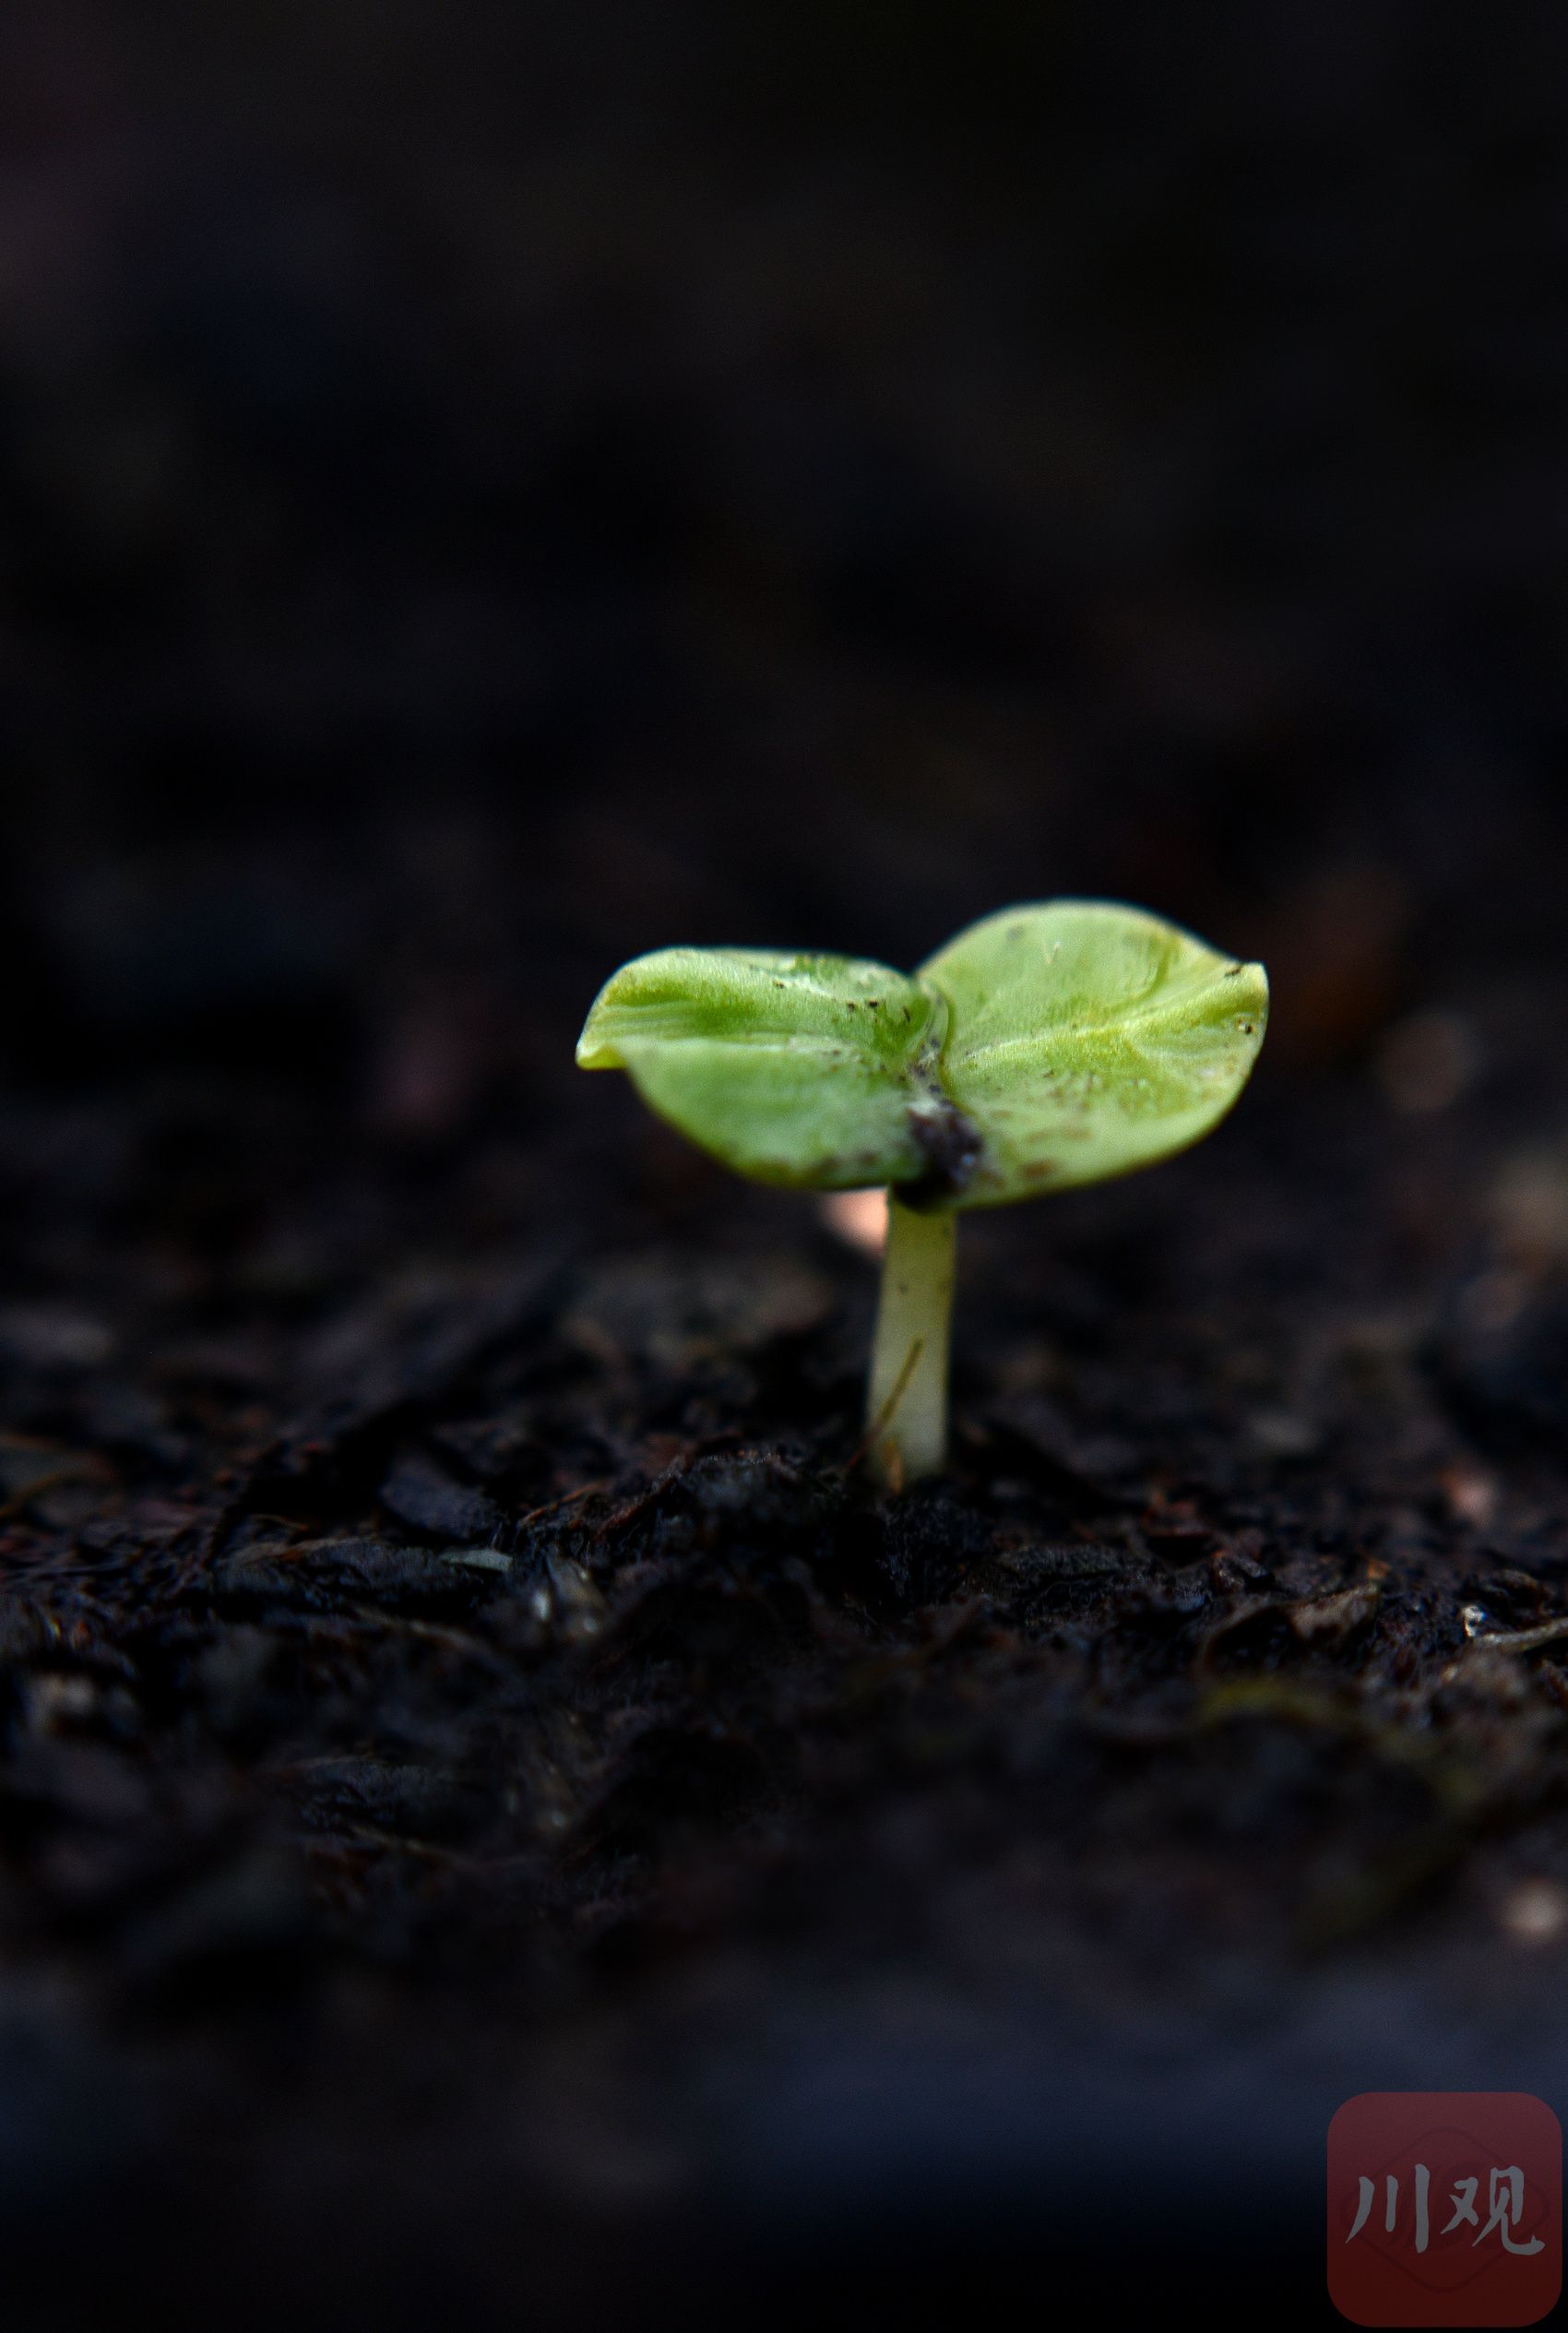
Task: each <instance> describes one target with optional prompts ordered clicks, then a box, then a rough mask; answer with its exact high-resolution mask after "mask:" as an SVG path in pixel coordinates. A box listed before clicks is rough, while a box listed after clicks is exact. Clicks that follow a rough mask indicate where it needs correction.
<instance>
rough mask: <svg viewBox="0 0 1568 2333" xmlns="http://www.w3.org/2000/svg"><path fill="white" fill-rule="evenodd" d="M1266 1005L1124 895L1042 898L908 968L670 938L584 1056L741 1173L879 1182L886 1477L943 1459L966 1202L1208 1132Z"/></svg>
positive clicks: (880, 1413)
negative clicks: (1119, 902) (1122, 900)
mask: <svg viewBox="0 0 1568 2333" xmlns="http://www.w3.org/2000/svg"><path fill="white" fill-rule="evenodd" d="M1267 1017H1268V980H1267V975H1266V974H1265V971H1264V969H1263V966H1262V965H1261V964H1239V963H1237V962H1236V961H1235V959H1234V958H1231V957H1228V956H1220V955H1217V954H1216V953H1215V951H1214V949H1212V948H1210V947H1206V946H1205V945H1204V944H1203V942H1202V941H1201V940H1197V939H1194V937H1193V936H1192V934H1190V933H1187V932H1183V931H1180V930H1179V929H1178V928H1177V927H1176V925H1175V924H1173V923H1166V922H1162V921H1161V919H1160V918H1159V917H1158V916H1155V915H1147V914H1146V913H1144V911H1142V910H1141V909H1138V908H1130V907H1119V906H1114V905H1112V904H1111V903H1109V902H1105V901H1099V900H1092V899H1053V900H1051V902H1049V903H1048V904H1047V905H1044V906H1039V907H1016V908H1009V909H1007V910H1006V911H1004V913H1002V914H1000V915H992V916H987V917H986V918H985V920H984V921H983V922H980V923H974V924H971V925H970V927H969V929H968V931H967V932H960V933H959V934H958V936H957V938H956V939H955V940H950V941H949V942H948V944H947V946H945V947H944V948H941V949H939V950H938V952H937V954H936V955H934V956H932V957H931V958H928V959H927V961H926V962H925V963H924V964H922V965H921V968H920V970H919V971H917V972H914V973H912V974H906V973H903V972H895V971H891V970H889V969H888V967H887V966H886V965H885V964H873V963H867V962H865V961H864V960H863V959H861V958H857V957H847V956H795V955H790V954H788V953H787V952H782V951H777V950H773V949H767V948H728V947H670V948H660V949H659V950H658V951H657V952H656V953H655V954H654V955H652V956H639V957H637V958H636V960H635V961H634V962H632V963H630V964H626V965H623V967H622V969H621V970H620V971H618V972H617V973H616V974H615V975H614V977H613V978H612V980H610V981H608V982H606V983H605V986H604V987H603V988H602V989H601V990H600V994H599V995H598V996H597V997H596V998H595V1000H594V1004H593V1008H592V1010H591V1011H590V1012H589V1014H588V1021H587V1023H586V1025H585V1027H584V1030H583V1033H582V1036H581V1038H580V1039H579V1040H578V1042H577V1061H578V1065H579V1066H581V1067H582V1068H584V1069H624V1071H625V1072H626V1074H627V1076H628V1077H630V1078H631V1080H632V1083H633V1084H634V1085H635V1086H636V1089H637V1091H638V1092H639V1093H640V1094H641V1096H642V1098H643V1100H644V1101H646V1102H647V1105H648V1107H649V1108H650V1109H651V1110H654V1111H656V1112H657V1113H659V1116H660V1117H661V1118H666V1119H668V1120H669V1122H670V1124H671V1125H673V1126H677V1127H679V1129H680V1131H681V1132H682V1133H683V1135H686V1136H688V1137H690V1139H691V1140H692V1141H693V1142H695V1143H696V1144H698V1145H699V1146H700V1147H701V1149H705V1150H707V1151H709V1152H711V1154H712V1155H713V1157H715V1158H716V1159H719V1160H722V1161H723V1162H724V1164H725V1165H726V1166H728V1167H732V1168H733V1169H734V1171H735V1172H736V1173H738V1174H744V1175H749V1176H750V1177H751V1178H752V1179H753V1180H754V1181H755V1182H758V1183H772V1184H781V1185H784V1186H786V1187H788V1188H790V1189H795V1190H809V1191H843V1190H853V1189H857V1188H863V1187H866V1186H868V1185H874V1184H885V1186H886V1188H887V1199H888V1206H887V1246H886V1250H885V1257H884V1262H883V1273H882V1294H881V1301H880V1303H879V1306H878V1310H877V1324H876V1340H875V1345H874V1349H873V1356H872V1366H871V1384H870V1392H869V1396H868V1402H867V1423H866V1430H867V1437H868V1440H867V1447H868V1451H869V1456H870V1461H871V1465H872V1468H873V1472H874V1473H875V1475H876V1476H877V1478H878V1480H879V1481H880V1482H883V1483H885V1484H886V1485H888V1486H890V1487H892V1488H894V1489H897V1488H898V1487H899V1486H900V1485H902V1484H903V1483H906V1482H913V1481H914V1480H916V1479H917V1478H918V1477H919V1476H921V1475H925V1474H932V1473H936V1472H939V1471H940V1470H941V1468H942V1466H943V1464H944V1459H945V1454H946V1443H947V1351H948V1344H949V1335H950V1326H949V1325H950V1319H951V1314H952V1304H953V1268H954V1251H955V1241H956V1230H957V1219H958V1217H959V1215H960V1214H961V1213H963V1212H964V1211H965V1209H967V1208H974V1207H1006V1206H1008V1205H1010V1204H1011V1203H1012V1201H1013V1200H1015V1199H1029V1198H1035V1197H1037V1196H1039V1195H1040V1194H1041V1193H1042V1192H1045V1191H1063V1190H1068V1189H1070V1188H1072V1187H1073V1186H1074V1185H1075V1184H1084V1183H1099V1182H1102V1181H1104V1180H1105V1179H1106V1178H1107V1177H1108V1176H1110V1175H1113V1174H1126V1173H1129V1172H1132V1170H1133V1169H1134V1168H1135V1167H1146V1166H1153V1165H1154V1164H1156V1162H1157V1161H1159V1160H1160V1159H1165V1158H1169V1157H1170V1154H1171V1152H1172V1151H1175V1150H1182V1149H1186V1147H1187V1146H1188V1144H1190V1143H1194V1142H1196V1141H1198V1140H1200V1139H1201V1137H1203V1136H1204V1135H1206V1134H1207V1133H1208V1132H1209V1131H1210V1129H1211V1128H1212V1127H1213V1126H1215V1125H1218V1121H1219V1120H1220V1119H1221V1118H1222V1117H1223V1116H1224V1115H1225V1113H1226V1112H1227V1111H1228V1110H1229V1108H1230V1105H1231V1103H1232V1102H1233V1101H1235V1100H1236V1097H1237V1095H1238V1094H1239V1093H1240V1092H1241V1088H1242V1087H1243V1086H1244V1085H1245V1084H1246V1081H1247V1078H1248V1076H1249V1074H1250V1073H1251V1070H1252V1066H1253V1062H1254V1061H1255V1060H1256V1058H1257V1053H1258V1048H1259V1046H1260V1045H1261V1044H1262V1042H1263V1035H1264V1028H1265V1022H1266V1020H1267Z"/></svg>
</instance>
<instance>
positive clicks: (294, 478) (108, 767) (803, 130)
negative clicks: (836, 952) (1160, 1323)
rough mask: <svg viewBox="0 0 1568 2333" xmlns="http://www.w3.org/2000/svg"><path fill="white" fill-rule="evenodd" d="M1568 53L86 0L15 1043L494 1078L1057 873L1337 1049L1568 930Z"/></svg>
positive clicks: (9, 903)
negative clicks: (633, 990)
mask: <svg viewBox="0 0 1568 2333" xmlns="http://www.w3.org/2000/svg"><path fill="white" fill-rule="evenodd" d="M1565 39H1568V36H1565V35H1564V33H1563V30H1562V18H1561V14H1560V12H1558V11H1556V10H1554V9H1552V8H1551V7H1550V6H1541V7H1534V6H1525V7H1521V8H1517V9H1510V10H1508V11H1506V12H1504V13H1503V16H1502V18H1499V19H1492V18H1486V19H1484V20H1483V19H1482V18H1479V17H1478V15H1477V14H1476V12H1475V11H1473V10H1464V9H1459V10H1454V11H1449V10H1446V9H1443V8H1441V7H1435V8H1434V7H1430V6H1411V5H1400V0H1353V4H1352V0H1345V5H1337V4H1336V0H1330V4H1329V5H1326V6H1321V7H1316V8H1313V9H1310V10H1303V9H1300V8H1296V7H1289V6H1271V5H1258V4H1257V0H1253V4H1252V5H1237V6H1203V7H1200V8H1198V9H1196V10H1192V9H1171V8H1168V7H1161V6H1125V5H1123V6H1111V7H1097V6H1087V5H1063V4H1062V0H1046V4H1045V5H1031V6H1011V5H1004V0H981V4H980V5H979V6H975V7H973V8H969V9H966V10H964V11H962V12H958V11H950V10H946V9H943V8H940V7H917V8H912V9H911V8H904V9H899V10H897V11H894V10H888V9H885V8H884V7H882V6H873V5H870V0H848V5H836V6H832V7H826V6H811V5H807V6H797V7H793V8H790V9H788V10H785V9H774V8H771V7H766V6H765V7H762V8H750V9H745V10H737V9H729V8H723V7H719V6H711V5H704V0H667V5H663V6H659V7H657V8H651V7H650V8H637V7H636V6H630V5H625V0H589V5H587V6H576V7H573V8H572V9H570V10H565V9H552V8H545V7H535V6H504V5H500V0H496V4H495V5H486V4H485V0H451V5H449V6H443V7H442V8H440V9H436V8H434V7H432V6H423V5H412V4H410V0H374V5H371V0H364V4H363V5H361V4H360V0H337V5H335V6H332V7H330V8H326V9H323V8H315V7H307V6H303V5H302V6H290V5H287V0H248V5H238V4H237V0H236V5H226V6H202V7H197V6H188V7H187V6H178V5H172V4H171V0H147V5H142V6H137V7H134V8H130V7H115V6H107V5H105V6H94V5H92V0H50V5H49V6H33V5H30V0H20V4H19V5H18V6H13V7H11V8H9V9H7V11H6V19H5V23H4V26H3V28H0V43H3V53H0V106H3V108H4V141H5V143H4V172H3V176H0V205H3V220H0V255H3V263H0V494H3V496H4V508H5V532H4V546H3V559H4V565H3V567H0V593H3V598H0V607H3V610H4V630H3V633H0V654H3V656H4V667H3V671H4V723H5V731H4V753H5V763H6V776H7V787H8V791H9V792H11V793H12V796H13V803H12V809H11V814H10V820H9V823H8V829H7V836H8V839H7V843H6V851H5V860H4V867H3V870H0V881H3V882H4V885H5V899H4V911H3V915H0V944H3V946H4V948H5V951H6V963H5V974H4V979H5V994H6V1024H7V1026H6V1052H7V1055H8V1057H9V1058H10V1059H11V1061H12V1062H13V1063H14V1064H15V1065H17V1066H18V1068H19V1069H21V1070H22V1071H23V1072H24V1073H25V1074H26V1075H28V1076H30V1077H42V1078H45V1079H51V1080H56V1081H57V1080H59V1079H62V1078H65V1079H70V1078H72V1077H76V1076H77V1075H78V1074H81V1073H82V1072H83V1070H88V1071H89V1072H90V1073H91V1074H99V1073H100V1072H101V1071H102V1070H104V1069H106V1068H112V1069H113V1070H114V1071H116V1072H124V1071H125V1070H127V1069H129V1068H132V1067H135V1066H137V1065H141V1064H144V1063H147V1062H149V1061H151V1060H153V1059H159V1060H164V1061H166V1060H167V1059H169V1058H170V1057H171V1056H181V1055H185V1056H189V1055H192V1054H195V1053H210V1051H211V1050H212V1049H213V1048H214V1047H216V1048H217V1049H218V1051H219V1052H220V1053H221V1055H222V1057H223V1059H224V1060H225V1062H226V1063H227V1064H229V1065H231V1066H232V1065H235V1064H238V1063H248V1062H251V1061H253V1060H254V1061H259V1060H261V1059H262V1058H263V1057H266V1058H267V1059H268V1060H269V1061H271V1062H273V1063H276V1062H277V1061H278V1059H279V1057H281V1058H282V1059H283V1060H284V1061H285V1062H286V1063H287V1064H288V1065H289V1067H290V1070H291V1074H292V1072H293V1071H294V1070H295V1069H297V1068H300V1067H301V1066H303V1061H304V1057H305V1056H307V1055H308V1056H309V1059H310V1062H311V1065H313V1066H314V1068H315V1070H316V1072H317V1073H318V1074H319V1075H320V1076H321V1077H323V1078H324V1079H325V1080H326V1081H327V1084H329V1085H330V1086H331V1087H332V1088H333V1089H336V1090H346V1089H351V1090H352V1091H353V1092H354V1093H355V1094H356V1095H358V1096H359V1098H360V1099H361V1100H362V1101H363V1102H364V1103H365V1105H366V1106H367V1107H372V1108H378V1109H380V1110H381V1111H382V1112H383V1113H387V1112H389V1113H391V1114H392V1116H393V1117H398V1115H399V1114H401V1115H402V1116H403V1117H404V1118H406V1119H408V1120H410V1122H412V1121H416V1120H418V1121H422V1123H425V1124H426V1125H433V1124H434V1122H435V1121H437V1120H443V1121H444V1123H445V1124H447V1125H451V1124H453V1123H455V1122H456V1120H457V1118H459V1117H460V1116H461V1115H462V1114H463V1112H464V1111H465V1110H466V1109H468V1108H469V1106H471V1105H473V1104H476V1103H477V1102H479V1101H481V1098H483V1096H484V1095H485V1094H486V1092H488V1094H489V1096H490V1097H491V1098H492V1099H493V1095H494V1091H495V1089H496V1087H497V1085H498V1084H499V1085H501V1086H507V1085H509V1086H510V1087H511V1088H512V1089H513V1090H514V1091H515V1090H516V1087H517V1079H518V1076H519V1072H521V1073H522V1074H523V1077H524V1078H525V1081H529V1082H532V1083H533V1084H534V1086H535V1089H536V1090H539V1091H542V1090H543V1089H545V1087H547V1086H549V1087H551V1089H552V1102H553V1101H554V1099H555V1095H554V1090H553V1081H554V1080H555V1079H556V1078H557V1077H559V1076H560V1064H561V1062H562V1061H563V1059H564V1050H565V1048H566V1046H567V1042H568V1040H569V1039H570V1037H571V1036H572V1034H573V1033H574V1029H575V1024H576V1018H577V1015H578V1013H579V1011H580V1008H581V1006H582V1005H583V1003H584V999H585V996H586V994H588V993H589V992H590V990H591V988H592V986H593V985H594V984H595V983H596V982H597V980H598V979H599V978H600V977H601V976H602V974H603V973H604V972H605V971H607V970H609V969H610V968H611V967H612V964H613V963H614V962H616V961H618V960H619V959H620V958H622V957H624V956H625V955H626V954H629V953H631V952H633V951H634V950H636V949H637V948H640V947H643V946H651V945H657V944H659V943H661V942H664V941H668V940H671V939H677V938H687V939H693V940H714V939H726V938H750V939H754V940H762V939H766V940H769V941H785V942H793V941H801V942H810V943H814V944H826V945H842V946H846V947H849V948H851V949H860V950H863V951H864V952H866V953H871V954H885V955H887V956H889V957H891V958H893V959H894V960H896V961H899V962H908V961H909V960H910V959H911V958H915V957H918V956H919V955H921V954H922V953H924V952H925V951H926V950H927V949H928V948H929V947H930V946H933V945H935V944H936V943H937V942H938V941H939V940H940V939H942V938H943V937H944V935H945V934H947V933H948V932H949V931H951V930H952V929H954V928H955V927H956V925H957V924H958V923H959V922H962V921H963V920H964V919H965V918H967V917H968V916H969V915H971V914H974V913H977V912H980V911H984V910H986V909H989V908H990V907H992V905H994V904H996V903H997V901H998V900H999V899H1004V898H1009V897H1014V896H1017V895H1019V894H1023V895H1026V896H1028V895H1038V894H1041V893H1050V892H1051V891H1055V890H1069V891H1073V890H1078V891H1085V890H1087V891H1090V892H1099V891H1104V892H1110V893H1113V894H1122V895H1126V896H1129V897H1132V898H1134V899H1143V900H1147V901H1148V902H1150V903H1151V904H1154V905H1156V906H1158V908H1160V909H1162V910H1164V911H1167V912H1169V913H1171V914H1173V915H1176V916H1178V917H1180V918H1182V919H1184V920H1186V921H1188V922H1192V923H1194V924H1195V925H1196V926H1197V927H1198V928H1199V929H1200V930H1204V931H1206V932H1209V933H1211V934H1213V935H1214V936H1215V937H1216V938H1217V939H1218V940H1219V941H1220V942H1221V943H1222V944H1223V945H1225V946H1230V947H1234V948H1236V949H1238V950H1243V951H1250V952H1258V953H1264V954H1266V955H1268V956H1269V957H1270V958H1271V959H1272V960H1273V961H1274V963H1275V966H1276V970H1277V987H1278V990H1279V1007H1278V1010H1279V1020H1278V1023H1277V1057H1278V1058H1280V1059H1283V1058H1284V1057H1285V1056H1286V1055H1287V1054H1288V1053H1296V1054H1297V1056H1298V1057H1301V1056H1304V1055H1306V1054H1309V1053H1310V1054H1313V1055H1314V1056H1315V1057H1316V1058H1318V1059H1323V1058H1325V1057H1327V1056H1330V1055H1333V1054H1335V1053H1341V1052H1343V1051H1344V1049H1347V1048H1351V1049H1353V1048H1354V1047H1355V1046H1356V1045H1357V1044H1359V1043H1361V1042H1365V1041H1366V1040H1367V1038H1368V1036H1369V1034H1370V1033H1371V1032H1372V1030H1373V1029H1374V1027H1375V1025H1376V1024H1377V1022H1378V1019H1379V1017H1380V1016H1384V1015H1386V1014H1387V1013H1388V1012H1389V1011H1390V1010H1392V1009H1393V1008H1394V1006H1395V1005H1396V1004H1397V1003H1399V1002H1401V1001H1406V1000H1408V998H1410V997H1412V996H1415V995H1418V994H1420V995H1425V994H1427V993H1428V992H1429V991H1432V990H1441V989H1443V987H1444V986H1445V984H1446V983H1449V982H1452V980H1453V979H1455V977H1457V972H1456V969H1455V968H1456V967H1457V965H1458V964H1460V963H1463V964H1464V965H1465V966H1466V967H1467V968H1468V967H1471V966H1473V965H1479V964H1480V963H1481V962H1482V961H1483V960H1484V961H1485V962H1486V963H1487V964H1489V965H1492V966H1495V965H1498V964H1501V963H1503V962H1504V961H1506V962H1508V963H1511V964H1514V965H1520V964H1526V963H1528V962H1530V961H1532V960H1534V959H1538V958H1540V957H1541V956H1542V954H1543V953H1544V952H1547V951H1550V949H1551V948H1553V947H1554V946H1555V942H1556V936H1557V930H1558V925H1559V922H1560V909H1559V899H1558V890H1559V878H1558V846H1559V843H1560V839H1561V832H1562V829H1561V825H1560V823H1559V812H1558V795H1559V791H1560V785H1559V777H1560V773H1559V759H1560V756H1561V752H1562V738H1563V728H1564V684H1563V658H1562V643H1561V625H1562V607H1563V565H1562V558H1561V556H1560V550H1561V539H1562V525H1563V520H1564V493H1565V487H1568V471H1565V463H1568V438H1565V434H1564V425H1563V421H1562V414H1563V411H1564V403H1565V399H1568V320H1565V319H1568V304H1565V293H1568V281H1565V273H1568V142H1565V135H1564V132H1565V125H1564V119H1563V115H1564V110H1565V108H1568V81H1565V74H1564V65H1565V63H1568V60H1565V58H1564V54H1563V49H1564V44H1565ZM433 1030H439V1031H440V1032H441V1038H440V1043H439V1045H438V1046H437V1048H436V1049H437V1050H439V1051H440V1052H441V1053H442V1054H443V1059H444V1066H443V1067H442V1068H441V1069H440V1070H439V1071H438V1070H436V1069H435V1068H434V1067H432V1066H431V1065H430V1063H429V1061H428V1060H427V1059H426V1058H425V1055H427V1054H428V1053H430V1051H431V1048H432V1045H433V1043H434V1038H433V1035H432V1032H433ZM561 1082H562V1085H563V1088H564V1084H565V1081H564V1078H563V1079H562V1081H561ZM438 1086H439V1087H440V1088H441V1090H440V1091H437V1090H436V1088H437V1087H438ZM458 1089H460V1090H458Z"/></svg>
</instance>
